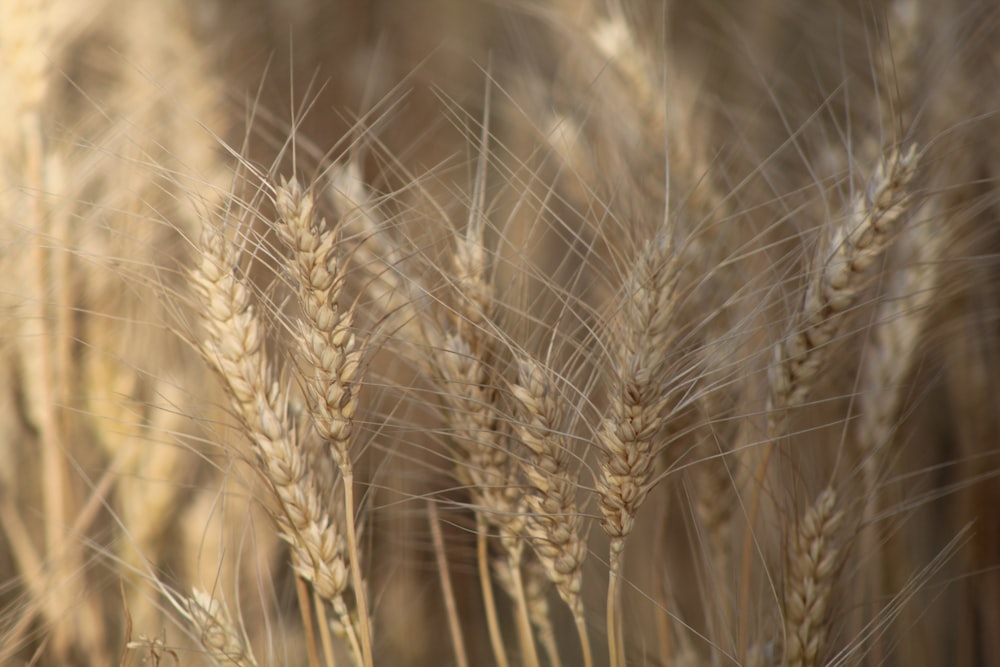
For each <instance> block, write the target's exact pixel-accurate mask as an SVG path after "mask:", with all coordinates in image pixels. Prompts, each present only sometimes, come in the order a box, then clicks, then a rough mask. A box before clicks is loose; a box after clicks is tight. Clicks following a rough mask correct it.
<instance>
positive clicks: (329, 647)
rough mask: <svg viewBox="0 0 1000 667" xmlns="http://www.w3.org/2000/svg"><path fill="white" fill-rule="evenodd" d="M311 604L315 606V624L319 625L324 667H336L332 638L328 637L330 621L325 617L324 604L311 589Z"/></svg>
mask: <svg viewBox="0 0 1000 667" xmlns="http://www.w3.org/2000/svg"><path fill="white" fill-rule="evenodd" d="M313 602H314V603H315V605H316V623H317V624H318V625H319V637H320V641H321V642H323V657H324V658H326V667H337V658H336V656H335V655H334V652H333V638H332V637H330V621H329V619H327V617H326V604H325V602H324V600H323V598H321V597H320V596H319V593H317V592H316V590H315V589H313ZM314 641H315V640H314Z"/></svg>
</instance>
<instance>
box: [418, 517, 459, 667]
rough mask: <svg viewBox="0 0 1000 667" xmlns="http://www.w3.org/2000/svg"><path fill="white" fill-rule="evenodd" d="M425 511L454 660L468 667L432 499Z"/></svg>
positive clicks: (438, 521)
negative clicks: (426, 512) (427, 516)
mask: <svg viewBox="0 0 1000 667" xmlns="http://www.w3.org/2000/svg"><path fill="white" fill-rule="evenodd" d="M427 511H428V515H429V519H430V524H431V539H432V540H433V541H434V556H435V558H437V566H438V576H440V578H441V592H442V594H443V595H444V608H445V612H446V613H447V614H448V630H449V631H450V632H451V644H452V647H453V648H454V651H455V661H456V662H457V663H458V667H469V657H468V655H466V652H465V641H464V640H463V639H462V625H461V623H459V620H458V609H457V607H456V605H455V591H454V590H452V588H451V575H450V574H449V569H448V554H447V553H446V552H445V549H444V536H443V535H441V523H440V520H439V518H438V511H437V505H435V504H434V501H433V500H428V501H427Z"/></svg>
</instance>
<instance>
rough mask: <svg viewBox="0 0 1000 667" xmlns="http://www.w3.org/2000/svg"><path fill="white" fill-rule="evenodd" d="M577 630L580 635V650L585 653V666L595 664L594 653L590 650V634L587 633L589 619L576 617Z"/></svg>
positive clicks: (588, 666)
mask: <svg viewBox="0 0 1000 667" xmlns="http://www.w3.org/2000/svg"><path fill="white" fill-rule="evenodd" d="M576 632H577V634H578V635H579V636H580V651H581V652H582V653H583V667H593V666H594V654H593V652H592V651H591V650H590V635H589V634H587V620H586V619H585V618H583V617H582V616H577V617H576Z"/></svg>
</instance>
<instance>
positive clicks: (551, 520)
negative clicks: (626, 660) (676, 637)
mask: <svg viewBox="0 0 1000 667" xmlns="http://www.w3.org/2000/svg"><path fill="white" fill-rule="evenodd" d="M511 392H512V393H513V395H514V398H515V399H516V401H517V406H518V408H519V410H518V420H517V421H516V422H515V428H516V430H517V433H518V435H519V436H520V441H521V444H522V445H524V446H525V447H526V448H527V449H528V451H529V456H528V457H527V458H525V459H522V466H521V468H522V470H523V471H524V475H525V477H526V478H527V479H528V482H529V484H530V485H531V490H530V491H529V492H528V494H527V497H526V501H527V505H528V509H529V510H530V511H531V513H530V514H529V515H528V518H527V522H526V531H527V535H528V539H529V541H530V542H531V545H532V547H533V548H534V550H535V553H536V554H538V559H539V560H540V561H541V563H542V565H543V566H544V567H545V572H546V575H547V576H548V578H549V580H550V581H551V582H552V583H553V584H555V586H556V590H557V591H558V592H559V596H560V597H561V598H562V599H563V602H565V603H566V605H567V606H568V607H569V608H570V611H571V612H572V613H573V618H574V620H575V621H576V627H577V632H578V634H579V637H580V648H581V650H582V651H583V661H584V665H585V666H586V667H590V666H591V665H592V664H593V657H592V655H591V650H590V640H589V638H588V636H587V623H586V617H585V615H584V609H583V598H582V597H581V595H580V589H581V587H582V585H583V561H584V558H586V556H587V544H586V542H585V541H584V540H583V538H582V536H581V534H580V533H581V529H582V525H583V517H582V515H581V514H580V513H579V511H578V509H577V503H576V490H577V488H578V486H579V482H578V480H577V477H576V475H575V474H573V472H572V471H571V470H570V469H569V453H570V450H569V445H568V442H567V441H566V438H565V436H563V435H562V431H561V430H560V426H561V421H562V415H561V414H560V406H559V396H558V394H557V392H556V387H555V381H554V378H553V377H552V376H551V374H550V373H548V372H546V371H545V369H543V368H542V367H541V366H540V365H539V364H538V362H536V361H535V360H533V359H530V358H527V357H525V358H522V359H521V360H520V363H519V370H518V381H517V384H515V385H513V386H512V387H511Z"/></svg>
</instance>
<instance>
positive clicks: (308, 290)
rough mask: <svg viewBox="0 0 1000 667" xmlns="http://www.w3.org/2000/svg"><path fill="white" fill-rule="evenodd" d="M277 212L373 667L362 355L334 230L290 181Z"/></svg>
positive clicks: (365, 649)
mask: <svg viewBox="0 0 1000 667" xmlns="http://www.w3.org/2000/svg"><path fill="white" fill-rule="evenodd" d="M275 206H276V208H277V211H278V216H279V218H280V221H281V224H279V225H277V232H278V236H279V237H280V238H281V240H282V241H283V242H284V243H285V244H286V245H287V246H288V247H289V248H290V249H291V251H292V262H291V264H290V266H289V268H290V269H291V272H292V275H293V277H294V279H295V282H296V284H297V290H298V297H299V306H300V307H301V309H302V313H303V317H302V319H301V320H300V322H299V326H298V336H299V352H300V356H301V359H302V363H301V369H300V370H301V372H302V373H303V374H304V376H305V378H304V380H305V382H304V384H305V388H306V393H307V395H308V397H309V407H310V414H311V415H312V419H313V423H314V424H315V426H316V430H317V431H318V432H319V434H320V435H321V436H322V437H323V438H325V439H326V440H327V442H328V443H329V445H330V454H331V456H332V458H333V461H334V463H335V464H336V465H337V467H338V468H339V469H340V475H341V478H342V482H343V489H344V524H345V527H346V533H347V549H348V554H349V557H350V563H351V576H352V579H353V588H354V596H355V599H356V602H357V606H358V622H359V625H360V631H361V649H362V656H363V659H364V664H365V665H366V667H371V665H372V661H373V656H372V638H371V628H370V622H369V615H368V602H367V595H366V594H365V584H364V580H363V578H362V576H361V562H360V560H361V559H360V556H359V549H358V540H357V531H356V527H355V520H354V515H355V511H354V467H353V464H352V461H351V452H350V445H351V443H352V434H353V427H354V415H355V412H356V411H357V406H358V382H359V379H360V378H359V373H360V368H361V357H362V352H363V350H362V348H361V346H360V345H358V343H357V340H356V338H355V336H354V334H353V333H352V331H351V323H352V319H353V313H352V311H351V310H350V309H347V310H343V309H341V307H340V306H339V305H338V303H337V302H338V299H339V297H340V292H341V289H342V288H343V284H344V278H345V276H344V265H343V262H342V261H341V259H340V248H339V238H338V235H337V233H336V230H335V229H331V228H328V226H327V224H326V221H325V220H323V219H322V218H317V217H316V216H315V202H314V200H313V196H312V193H311V192H308V193H307V192H303V190H302V187H301V185H299V183H298V181H296V180H292V181H285V180H282V182H281V184H280V185H279V186H278V188H277V190H276V195H275Z"/></svg>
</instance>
